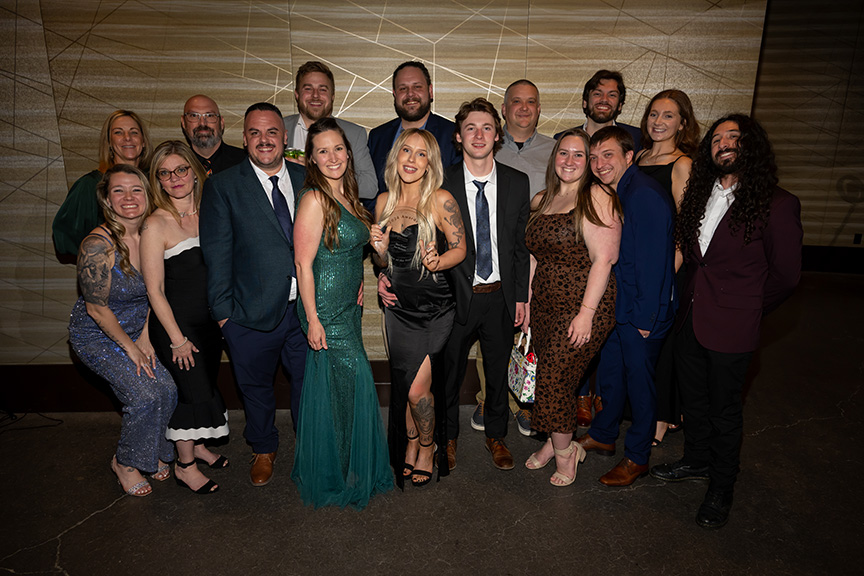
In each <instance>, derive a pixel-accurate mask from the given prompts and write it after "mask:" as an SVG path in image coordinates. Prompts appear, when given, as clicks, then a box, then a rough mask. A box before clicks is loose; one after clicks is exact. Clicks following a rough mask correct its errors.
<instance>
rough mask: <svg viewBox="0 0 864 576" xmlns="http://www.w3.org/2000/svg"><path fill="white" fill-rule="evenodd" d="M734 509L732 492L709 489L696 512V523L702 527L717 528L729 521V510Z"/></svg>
mask: <svg viewBox="0 0 864 576" xmlns="http://www.w3.org/2000/svg"><path fill="white" fill-rule="evenodd" d="M731 509H732V492H721V491H720V490H708V492H707V493H706V494H705V500H703V501H702V505H701V506H699V512H697V513H696V523H697V524H699V526H701V527H702V528H706V529H708V530H716V529H717V528H722V527H723V526H725V525H726V522H728V521H729V510H731Z"/></svg>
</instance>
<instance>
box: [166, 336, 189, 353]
mask: <svg viewBox="0 0 864 576" xmlns="http://www.w3.org/2000/svg"><path fill="white" fill-rule="evenodd" d="M188 341H189V337H188V336H186V337H185V338H183V342H181V343H180V344H178V345H177V346H174V345H173V344H171V343H170V342H169V343H168V347H169V348H171V349H172V350H177V349H178V348H182V347H183V346H185V345H186V343H187V342H188Z"/></svg>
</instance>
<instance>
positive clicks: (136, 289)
mask: <svg viewBox="0 0 864 576" xmlns="http://www.w3.org/2000/svg"><path fill="white" fill-rule="evenodd" d="M147 188H148V185H147V179H146V178H145V176H144V174H142V173H141V171H140V170H138V169H137V168H135V167H134V166H130V165H127V164H115V165H114V166H113V167H111V168H109V169H108V170H107V171H106V172H105V176H104V177H103V178H102V180H101V181H100V182H99V185H98V186H97V189H96V194H97V197H98V200H99V204H100V205H101V207H102V212H103V215H104V217H105V224H103V225H100V226H97V227H96V228H95V229H93V231H92V232H90V234H89V235H87V236H86V237H85V238H84V240H83V241H82V242H81V248H80V250H79V252H78V286H79V287H80V289H81V297H80V298H78V301H77V302H76V303H75V307H74V308H73V309H72V318H71V320H70V322H69V342H70V343H71V344H72V349H73V350H74V351H75V354H76V355H77V356H78V358H80V359H81V361H82V362H83V363H84V364H85V365H86V366H87V367H88V368H90V369H91V370H92V371H93V372H95V373H96V374H98V375H99V376H101V377H102V378H104V379H105V380H107V381H108V383H109V384H110V385H111V389H112V390H113V391H114V394H116V395H117V398H118V400H120V402H121V403H122V404H123V419H122V421H121V426H120V442H119V443H118V445H117V452H116V453H115V456H114V458H112V460H111V469H112V470H113V471H114V473H115V474H116V475H117V479H118V481H119V482H120V485H121V486H122V488H123V491H124V492H126V493H127V494H129V495H131V496H146V495H148V494H150V493H151V492H152V488H151V486H150V484H149V483H148V481H147V480H146V479H145V478H144V477H143V476H142V472H144V473H148V474H151V478H153V479H154V480H160V481H161V480H166V479H167V478H168V476H169V475H170V469H169V467H168V464H167V462H170V461H171V460H173V459H174V448H173V446H172V445H171V443H170V442H169V441H168V440H167V439H166V438H165V429H166V427H167V425H168V420H170V418H171V414H173V413H174V407H175V406H176V405H177V388H176V387H175V386H174V381H173V380H172V379H171V375H170V374H169V373H168V371H167V370H166V369H165V367H164V366H162V364H160V363H159V360H158V359H157V358H156V355H155V353H154V351H153V346H152V345H151V344H150V337H149V332H148V329H147V317H148V314H149V312H150V306H149V304H148V302H147V288H146V287H145V286H144V279H143V278H142V276H141V273H140V272H139V271H138V270H139V268H140V260H139V255H138V242H139V233H138V230H139V227H140V226H141V222H142V220H143V218H144V214H145V213H146V212H147V207H148V200H147Z"/></svg>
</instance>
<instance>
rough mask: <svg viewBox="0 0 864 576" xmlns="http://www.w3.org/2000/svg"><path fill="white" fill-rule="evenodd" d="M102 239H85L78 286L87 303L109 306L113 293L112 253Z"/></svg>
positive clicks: (79, 259)
mask: <svg viewBox="0 0 864 576" xmlns="http://www.w3.org/2000/svg"><path fill="white" fill-rule="evenodd" d="M109 250H110V246H109V245H108V243H107V242H106V241H104V240H102V239H100V238H93V237H89V238H85V239H84V242H82V243H81V253H80V255H79V256H78V285H79V286H80V287H81V295H82V296H83V297H84V301H85V302H89V303H90V304H98V305H99V306H108V295H109V294H110V292H111V266H110V261H111V253H110V251H109Z"/></svg>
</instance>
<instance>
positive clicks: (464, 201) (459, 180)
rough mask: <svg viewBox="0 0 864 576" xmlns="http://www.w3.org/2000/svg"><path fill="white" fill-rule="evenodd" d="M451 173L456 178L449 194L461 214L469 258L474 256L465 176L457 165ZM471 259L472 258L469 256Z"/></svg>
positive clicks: (472, 232)
mask: <svg viewBox="0 0 864 576" xmlns="http://www.w3.org/2000/svg"><path fill="white" fill-rule="evenodd" d="M453 172H455V173H457V174H458V176H456V177H455V178H454V180H455V182H453V184H452V187H453V190H450V193H451V194H453V197H454V198H455V199H456V203H457V204H459V210H460V211H461V212H462V222H463V223H464V226H465V240H466V242H467V245H466V246H465V248H466V249H467V250H468V255H469V256H471V255H473V254H474V246H475V244H474V227H473V226H472V225H471V212H469V211H468V194H467V193H466V192H465V174H464V172H463V171H462V165H461V164H460V165H459V169H458V171H457V170H453ZM471 257H472V258H473V257H474V256H471Z"/></svg>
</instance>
